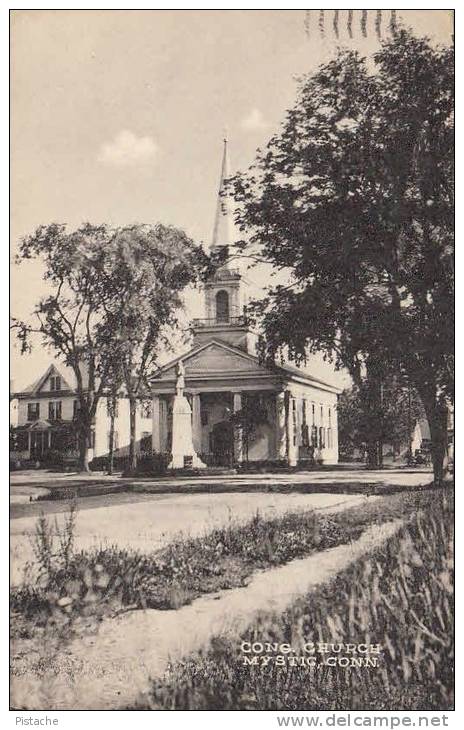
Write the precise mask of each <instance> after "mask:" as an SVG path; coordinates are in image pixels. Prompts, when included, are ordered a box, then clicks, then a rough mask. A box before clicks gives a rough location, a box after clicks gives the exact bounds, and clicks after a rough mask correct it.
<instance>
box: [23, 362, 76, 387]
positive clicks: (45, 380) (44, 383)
mask: <svg viewBox="0 0 464 730" xmlns="http://www.w3.org/2000/svg"><path fill="white" fill-rule="evenodd" d="M54 375H55V376H58V377H59V378H61V387H60V391H62V390H72V388H71V386H70V384H69V383H68V381H67V380H66V379H65V378H64V377H63V374H62V373H61V372H60V371H59V370H58V368H57V367H56V365H53V364H52V365H49V366H48V368H47V370H46V371H45V373H44V374H43V375H41V376H40V378H38V380H36V381H35V383H32V385H30V386H29V387H28V388H26V390H25V392H26V393H31V394H36V393H40V392H41V391H47V390H49V389H50V378H51V377H52V376H54Z"/></svg>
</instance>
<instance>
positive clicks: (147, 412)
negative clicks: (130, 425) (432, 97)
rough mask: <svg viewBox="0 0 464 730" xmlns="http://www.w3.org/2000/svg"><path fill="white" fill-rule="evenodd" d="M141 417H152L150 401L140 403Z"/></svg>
mask: <svg viewBox="0 0 464 730" xmlns="http://www.w3.org/2000/svg"><path fill="white" fill-rule="evenodd" d="M141 411H142V418H151V417H152V402H151V401H146V402H144V403H142V408H141Z"/></svg>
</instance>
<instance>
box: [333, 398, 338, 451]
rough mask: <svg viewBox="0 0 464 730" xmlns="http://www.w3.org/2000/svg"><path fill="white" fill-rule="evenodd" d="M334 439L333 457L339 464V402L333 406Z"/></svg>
mask: <svg viewBox="0 0 464 730" xmlns="http://www.w3.org/2000/svg"><path fill="white" fill-rule="evenodd" d="M332 440H333V458H334V460H335V464H338V403H335V405H334V406H333V408H332Z"/></svg>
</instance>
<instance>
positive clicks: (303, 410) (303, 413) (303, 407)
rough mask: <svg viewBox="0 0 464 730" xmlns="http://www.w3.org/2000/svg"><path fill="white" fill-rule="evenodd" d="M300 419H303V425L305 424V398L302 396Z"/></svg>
mask: <svg viewBox="0 0 464 730" xmlns="http://www.w3.org/2000/svg"><path fill="white" fill-rule="evenodd" d="M302 419H303V425H305V424H306V399H305V398H303V405H302Z"/></svg>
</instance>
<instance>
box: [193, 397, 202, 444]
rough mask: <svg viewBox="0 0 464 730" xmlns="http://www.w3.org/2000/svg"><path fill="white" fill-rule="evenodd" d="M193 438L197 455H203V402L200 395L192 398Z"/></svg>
mask: <svg viewBox="0 0 464 730" xmlns="http://www.w3.org/2000/svg"><path fill="white" fill-rule="evenodd" d="M192 437H193V446H194V448H195V451H196V452H197V454H201V442H202V438H201V400H200V394H199V393H195V394H194V395H193V396H192Z"/></svg>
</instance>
